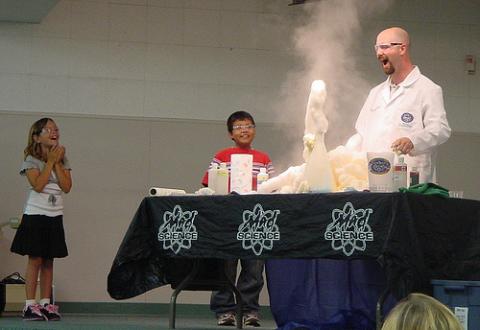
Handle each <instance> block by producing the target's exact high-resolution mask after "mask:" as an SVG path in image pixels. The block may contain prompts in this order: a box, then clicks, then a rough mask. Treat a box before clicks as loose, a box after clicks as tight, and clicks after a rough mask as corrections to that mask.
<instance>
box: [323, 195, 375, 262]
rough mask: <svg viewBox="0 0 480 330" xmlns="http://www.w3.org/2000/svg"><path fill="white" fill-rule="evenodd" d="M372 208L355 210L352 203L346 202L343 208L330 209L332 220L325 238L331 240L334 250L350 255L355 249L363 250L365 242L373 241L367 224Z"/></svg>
mask: <svg viewBox="0 0 480 330" xmlns="http://www.w3.org/2000/svg"><path fill="white" fill-rule="evenodd" d="M372 213H373V210H372V209H358V210H355V208H354V207H353V205H352V203H350V202H347V203H345V206H344V207H343V210H340V209H334V210H333V211H332V220H333V221H332V222H331V223H330V224H329V225H328V226H327V230H326V231H325V235H324V237H325V240H327V241H332V248H333V249H334V250H335V251H339V250H341V251H342V252H343V254H345V255H346V256H351V255H352V254H353V253H354V252H355V250H358V251H365V249H366V247H367V242H371V241H373V232H372V229H371V228H370V225H369V224H368V218H369V217H370V214H372Z"/></svg>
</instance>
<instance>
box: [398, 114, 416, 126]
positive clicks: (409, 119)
mask: <svg viewBox="0 0 480 330" xmlns="http://www.w3.org/2000/svg"><path fill="white" fill-rule="evenodd" d="M400 119H401V123H400V126H402V127H412V126H413V120H414V119H415V117H413V115H412V114H411V113H410V112H404V113H402V115H401V116H400Z"/></svg>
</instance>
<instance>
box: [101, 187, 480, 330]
mask: <svg viewBox="0 0 480 330" xmlns="http://www.w3.org/2000/svg"><path fill="white" fill-rule="evenodd" d="M176 258H220V259H237V258H240V259H249V258H261V259H269V260H268V261H267V265H266V271H267V284H268V288H269V295H270V306H271V309H272V313H273V315H274V318H275V321H276V323H277V325H278V326H279V328H282V329H285V330H286V329H295V328H300V326H304V328H306V329H341V328H342V327H343V328H352V329H353V328H355V324H356V325H358V328H359V329H360V326H361V325H360V324H362V323H363V322H367V323H368V320H369V319H371V318H372V315H374V314H372V313H374V307H373V310H372V303H373V304H374V303H375V302H376V300H377V299H378V294H379V292H381V291H382V290H383V289H385V287H387V286H388V288H389V289H390V291H391V292H392V294H393V295H394V296H395V297H396V298H401V297H404V296H406V295H407V294H408V293H410V292H414V291H421V292H429V290H430V280H431V279H455V280H480V201H474V200H467V199H449V198H443V197H438V196H424V195H419V194H413V193H367V192H346V193H327V194H274V195H233V194H231V195H226V196H175V197H147V198H144V199H143V201H142V202H141V204H140V206H139V208H138V210H137V212H136V214H135V216H134V218H133V220H132V222H131V224H130V227H129V228H128V231H127V233H126V234H125V237H124V239H123V241H122V243H121V245H120V247H119V250H118V252H117V255H116V257H115V259H114V261H113V264H112V267H111V270H110V273H109V275H108V292H109V294H110V296H111V297H112V298H114V299H126V298H130V297H134V296H137V295H139V294H142V293H144V292H146V291H148V290H151V289H154V288H157V287H160V286H162V285H167V284H170V282H169V279H168V277H167V276H166V273H167V271H168V267H169V265H170V261H171V260H175V259H176ZM319 258H322V259H320V260H319ZM325 259H328V260H325ZM373 318H374V317H373ZM367 323H365V326H364V327H363V328H362V329H368V328H369V327H370V326H371V324H367Z"/></svg>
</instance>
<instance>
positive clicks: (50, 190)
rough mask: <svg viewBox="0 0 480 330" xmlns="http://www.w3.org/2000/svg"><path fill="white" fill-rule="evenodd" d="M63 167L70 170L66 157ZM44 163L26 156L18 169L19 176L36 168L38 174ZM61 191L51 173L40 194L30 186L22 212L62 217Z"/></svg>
mask: <svg viewBox="0 0 480 330" xmlns="http://www.w3.org/2000/svg"><path fill="white" fill-rule="evenodd" d="M63 162H64V164H63V167H64V168H65V169H66V170H71V168H70V163H69V161H68V159H67V158H66V157H64V158H63ZM45 165H46V163H45V162H44V161H42V160H40V159H37V158H35V157H33V156H30V155H29V156H27V158H26V159H25V160H24V161H23V163H22V167H21V168H20V175H26V171H27V170H28V169H32V168H36V169H38V170H39V171H40V172H41V171H42V170H43V169H44V167H45ZM62 194H63V192H62V189H60V186H59V185H58V179H57V176H56V175H55V172H53V171H52V173H51V174H50V177H49V178H48V183H47V185H46V186H45V188H43V190H42V192H36V191H35V190H33V187H32V186H30V188H29V191H28V197H27V201H26V203H25V207H24V210H23V213H24V214H30V215H32V214H40V215H46V216H49V217H56V216H58V215H63V197H62Z"/></svg>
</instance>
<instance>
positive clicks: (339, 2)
mask: <svg viewBox="0 0 480 330" xmlns="http://www.w3.org/2000/svg"><path fill="white" fill-rule="evenodd" d="M391 2H392V1H391V0H320V1H318V2H311V3H310V4H308V2H307V4H306V5H303V7H304V8H303V9H304V13H303V14H302V15H301V17H302V20H303V22H302V24H300V25H299V26H298V27H297V28H296V29H295V31H294V33H293V52H294V56H295V57H296V58H297V60H298V61H299V63H300V68H299V69H298V70H296V71H294V72H290V73H289V74H288V77H287V80H286V82H285V83H284V84H283V86H282V93H283V95H282V96H283V97H282V99H281V100H280V101H279V104H278V105H277V106H276V107H275V108H276V109H279V110H278V111H279V112H280V111H281V114H280V115H279V117H281V118H283V120H282V121H285V122H287V123H289V124H291V123H293V124H294V127H295V128H292V129H291V131H292V134H294V138H295V139H299V142H298V147H299V151H298V152H297V151H295V155H293V156H294V158H295V159H298V156H299V155H301V152H300V150H301V149H300V148H301V138H302V136H303V129H304V121H303V120H304V116H305V107H306V103H307V99H308V94H309V92H310V85H311V83H312V81H313V80H318V79H321V80H324V81H325V83H326V86H327V101H326V115H327V118H328V120H329V130H328V132H327V134H326V144H327V149H328V150H331V149H333V148H335V147H336V146H338V145H340V144H344V143H345V142H346V140H347V139H348V137H350V136H351V135H353V133H354V124H355V119H356V118H357V116H358V113H359V112H360V109H361V107H362V105H363V102H364V101H365V99H366V96H367V94H368V91H369V90H370V88H371V87H373V86H372V83H370V82H368V81H367V80H366V78H365V76H364V75H365V72H361V71H360V70H359V68H358V67H359V65H358V61H359V60H361V56H362V54H363V56H365V54H366V53H368V51H369V50H371V56H372V57H373V58H374V56H375V54H374V52H373V43H374V41H375V40H374V38H375V36H373V38H368V37H366V36H365V32H364V29H365V26H364V25H365V24H364V23H365V22H368V19H369V18H373V17H374V15H376V14H379V13H381V12H382V11H383V10H384V9H386V8H387V7H388V5H389V4H390V3H391ZM376 32H380V31H376ZM370 39H371V40H370ZM379 70H380V68H379ZM376 83H380V81H378V82H376ZM292 165H293V164H292Z"/></svg>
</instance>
